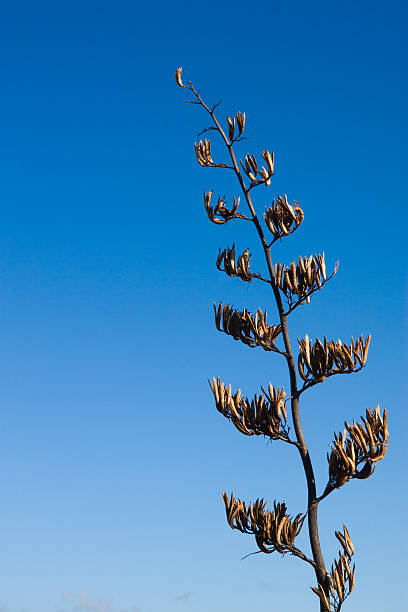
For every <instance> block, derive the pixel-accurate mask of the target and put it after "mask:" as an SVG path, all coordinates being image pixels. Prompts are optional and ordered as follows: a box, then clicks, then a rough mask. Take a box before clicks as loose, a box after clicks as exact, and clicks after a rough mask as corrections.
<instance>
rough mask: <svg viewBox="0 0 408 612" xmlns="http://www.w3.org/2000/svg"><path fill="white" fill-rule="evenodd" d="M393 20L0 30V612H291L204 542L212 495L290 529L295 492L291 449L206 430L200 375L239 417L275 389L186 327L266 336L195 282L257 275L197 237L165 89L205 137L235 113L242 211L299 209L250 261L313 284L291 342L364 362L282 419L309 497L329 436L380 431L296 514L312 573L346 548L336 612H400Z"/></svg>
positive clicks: (398, 103)
mask: <svg viewBox="0 0 408 612" xmlns="http://www.w3.org/2000/svg"><path fill="white" fill-rule="evenodd" d="M406 20H407V9H406V5H405V3H403V2H395V1H393V0H391V1H388V2H383V1H381V2H380V1H378V0H374V2H373V1H371V2H365V1H362V2H358V3H356V2H351V1H349V0H344V1H340V0H337V1H332V2H328V3H327V2H311V3H303V2H297V1H288V2H280V1H275V2H260V3H257V4H256V5H254V4H253V5H248V4H247V3H243V2H235V3H228V2H224V3H218V4H216V5H208V4H205V3H204V4H202V5H200V6H199V7H197V6H195V4H193V3H187V2H175V3H174V2H173V3H171V4H170V3H161V2H158V3H156V4H153V3H152V4H149V5H147V6H144V7H140V6H138V4H137V3H136V2H121V1H116V2H101V1H99V2H90V1H87V0H82V2H76V1H74V2H72V1H71V2H57V3H46V2H41V1H39V2H36V3H30V2H18V1H16V2H13V3H11V2H9V3H3V4H2V7H1V9H0V47H1V57H2V62H1V68H0V70H1V87H2V95H1V98H0V107H1V116H2V118H3V121H2V128H1V132H2V135H1V142H2V146H1V148H0V165H1V172H2V180H1V202H2V204H1V207H0V216H1V218H0V228H1V231H0V236H1V240H0V292H1V316H0V327H1V338H2V350H1V352H0V376H1V384H0V393H1V405H2V409H1V411H0V431H1V434H0V436H1V443H0V465H1V470H0V490H1V491H2V504H1V512H0V541H1V549H2V555H1V560H0V610H1V612H22V611H26V612H73V611H74V610H75V611H77V612H79V611H85V612H136V611H142V612H159V611H160V612H162V611H163V610H166V611H168V612H178V611H179V610H180V611H189V612H204V610H208V609H211V610H212V611H213V612H221V610H223V611H225V610H227V611H229V610H232V609H234V610H235V612H244V610H247V609H248V608H250V607H253V606H254V604H255V605H256V607H257V609H258V610H265V611H266V610H268V611H270V610H272V611H275V610H276V611H278V610H279V611H280V610H282V609H285V610H293V611H294V610H299V609H317V599H316V597H315V596H314V595H313V593H312V592H311V590H310V588H309V586H312V585H314V584H315V578H314V575H313V573H312V571H310V569H309V566H304V564H302V563H301V561H299V560H297V559H294V558H283V559H281V558H280V557H279V555H271V556H264V555H255V556H252V557H249V558H248V559H246V560H244V561H241V558H242V557H243V556H244V555H246V554H248V553H249V552H252V551H254V550H256V547H255V544H254V542H253V540H252V538H251V537H250V536H244V535H242V534H239V533H237V532H232V531H231V530H230V529H229V527H228V526H227V525H226V521H225V516H224V510H223V504H222V500H221V492H222V491H224V490H227V491H228V492H230V491H234V493H235V494H236V495H237V496H238V497H241V498H242V499H246V500H250V499H252V500H254V499H255V498H256V497H258V496H259V497H264V498H266V499H268V500H269V501H270V502H273V500H274V499H277V500H285V501H286V503H287V505H288V508H289V511H290V512H291V513H292V514H294V515H295V514H297V513H298V512H303V511H304V510H305V503H306V489H305V483H304V477H303V473H302V470H301V465H300V461H299V458H298V456H297V453H296V452H295V449H294V448H292V447H288V448H287V447H286V446H283V447H282V446H281V445H279V443H273V444H270V445H267V444H266V441H265V440H263V439H261V438H257V439H253V438H247V437H244V436H241V435H240V434H239V433H238V432H237V431H236V430H235V429H233V427H232V425H231V424H230V423H228V422H227V421H226V420H225V419H223V418H222V417H221V416H220V415H219V414H218V413H217V412H216V410H215V407H214V404H213V400H212V396H211V392H210V389H209V387H208V383H207V378H210V377H212V376H220V377H221V378H222V379H223V380H225V381H226V382H231V383H232V385H233V386H234V387H237V386H240V387H241V388H242V389H243V391H244V393H247V394H248V395H252V394H253V393H255V392H257V391H258V390H259V388H260V385H261V384H262V385H265V383H266V384H267V383H268V382H269V381H271V382H272V383H273V384H274V385H275V386H282V385H284V386H285V387H286V388H287V386H288V380H287V374H286V371H285V368H284V367H283V364H282V363H281V362H280V360H279V358H278V357H277V356H276V355H273V354H272V355H271V354H269V353H264V352H263V351H262V350H260V349H255V350H250V349H248V348H247V347H245V346H243V345H238V343H235V342H233V341H232V340H231V339H230V338H228V337H227V336H225V335H221V334H219V333H218V332H217V331H216V330H215V327H214V325H213V317H212V301H213V300H222V301H226V302H230V303H233V304H234V305H236V306H237V307H242V306H246V307H248V308H249V309H250V310H251V309H252V310H253V309H256V308H257V307H258V306H262V307H263V308H268V312H269V313H270V317H273V313H274V310H273V304H272V303H271V296H270V295H269V294H268V293H265V291H264V288H263V287H258V286H256V284H255V283H253V285H252V286H250V287H248V286H247V285H246V284H244V283H242V282H240V281H239V280H238V279H230V278H228V277H227V276H225V275H224V274H222V273H220V272H218V271H217V270H216V268H215V265H214V264H215V259H216V256H217V254H218V248H219V247H221V248H224V247H225V246H226V245H227V244H229V245H231V244H232V242H235V243H236V245H237V248H238V249H240V248H241V247H242V250H244V249H245V248H246V247H250V249H251V252H252V253H253V258H252V264H253V267H254V268H255V269H259V270H262V269H263V266H264V264H263V261H262V258H261V254H260V252H259V248H258V246H257V242H256V236H255V234H253V233H252V234H251V228H250V227H246V226H245V225H239V224H235V225H234V224H232V223H230V224H227V225H226V226H223V227H221V228H218V227H216V226H214V225H212V224H210V223H209V222H208V220H207V218H206V215H205V212H204V208H203V203H202V192H203V189H204V188H206V189H214V191H215V192H218V193H227V194H228V195H229V194H231V195H232V193H237V186H236V185H234V183H233V182H232V180H231V177H229V176H227V175H226V174H225V172H222V171H221V170H218V169H215V170H211V169H203V168H200V167H199V166H198V165H197V163H196V161H195V157H194V151H193V146H192V145H193V142H194V140H195V139H196V136H197V133H198V132H199V131H200V130H201V129H202V128H204V127H206V126H207V125H208V120H207V118H206V116H205V115H204V114H203V112H202V111H201V109H199V108H198V107H195V106H191V105H186V104H185V99H186V96H185V95H184V94H185V91H183V90H180V89H178V88H177V86H176V84H175V81H174V71H175V69H176V68H177V67H178V66H183V77H185V78H187V79H191V80H193V81H194V83H196V84H197V86H199V87H200V88H201V92H202V94H203V95H204V96H205V97H206V99H208V101H210V102H216V101H218V100H220V99H222V102H223V103H222V106H221V107H220V109H219V116H220V119H222V120H225V116H226V114H231V113H234V112H236V111H237V110H241V111H245V112H246V116H247V128H246V135H247V137H248V140H247V141H245V142H244V143H243V144H242V145H241V149H240V150H239V153H240V154H241V156H243V155H245V153H246V152H247V150H248V151H251V152H252V151H255V152H256V151H261V150H263V149H264V148H265V147H266V148H269V149H270V150H273V151H275V155H276V176H275V178H274V180H273V182H272V185H271V187H270V188H269V190H268V192H267V191H266V190H263V191H262V189H260V190H259V192H258V194H257V198H258V199H257V202H256V205H257V208H258V210H259V211H263V207H264V205H265V203H268V202H269V203H270V201H271V200H272V198H273V197H275V196H276V195H277V194H279V193H285V192H286V193H287V194H288V197H289V198H290V199H296V200H297V201H298V202H299V203H300V204H301V205H302V208H303V210H304V212H305V221H304V223H303V224H302V226H301V228H300V229H299V230H298V231H297V232H296V233H295V234H294V235H293V236H292V237H290V238H288V239H286V240H284V241H282V243H281V244H279V245H278V246H277V247H276V250H275V251H274V253H273V256H274V259H275V260H278V259H280V260H281V261H283V262H289V261H291V260H292V259H295V258H297V257H298V256H299V255H309V254H310V253H314V252H322V251H325V254H326V260H327V262H328V265H333V264H334V262H335V261H337V260H339V261H340V269H339V272H338V274H337V276H336V278H335V279H334V280H333V281H331V283H329V284H328V285H327V287H326V288H325V289H324V290H323V291H322V292H321V294H319V295H318V296H316V297H314V298H313V299H312V303H311V304H310V306H308V307H304V308H303V309H298V311H296V313H294V314H293V316H292V319H291V321H290V331H291V337H292V343H296V338H297V337H302V336H304V334H305V333H309V335H311V336H313V337H316V336H318V337H322V336H324V335H326V336H327V337H328V338H338V337H340V338H342V339H343V340H344V341H346V342H347V341H348V340H349V339H350V337H351V336H352V335H353V336H354V337H356V336H358V335H360V334H361V333H364V334H366V333H371V334H372V336H373V341H372V346H371V348H370V354H369V359H368V364H367V367H366V368H365V369H364V371H363V372H361V373H360V374H358V375H356V376H343V377H338V379H336V378H332V379H330V380H328V381H326V383H325V384H324V385H319V386H318V387H317V388H314V389H312V390H311V391H309V393H307V394H305V397H304V400H303V403H302V419H303V423H304V430H305V436H306V439H307V441H308V443H309V446H310V452H311V455H312V460H313V462H314V465H315V469H316V475H317V478H318V482H319V485H318V488H319V489H320V490H322V489H323V488H324V486H325V483H326V478H327V465H326V452H327V449H328V444H329V443H330V442H331V440H332V436H333V431H334V430H339V429H341V428H342V426H343V422H344V419H347V420H352V419H353V418H358V417H359V416H360V415H361V414H363V413H364V412H365V410H366V408H368V407H371V408H374V407H375V406H376V404H377V403H380V406H381V407H386V408H387V410H388V412H389V427H390V432H391V439H390V447H389V451H388V453H387V456H386V458H385V460H384V461H383V462H382V464H381V465H379V467H378V469H377V471H376V473H375V475H374V477H373V478H370V479H368V480H366V481H361V482H360V481H356V482H352V483H350V484H348V485H347V486H345V487H344V488H343V489H342V490H341V491H339V492H336V493H333V494H332V495H331V496H330V497H329V498H328V499H327V500H325V501H324V502H323V503H322V505H321V510H320V517H321V518H320V529H321V541H322V544H323V546H324V551H325V555H326V560H327V563H328V565H330V564H331V562H332V559H333V558H334V555H335V554H337V541H336V540H335V537H334V531H335V530H336V529H339V528H341V527H342V525H343V523H344V522H346V523H347V525H348V527H349V530H350V533H351V535H352V538H353V542H354V544H355V547H356V565H357V576H356V589H355V592H354V593H353V594H352V596H351V597H350V599H349V600H348V601H347V603H346V604H345V606H344V610H346V609H347V610H349V611H350V612H353V611H357V610H358V611H359V612H380V611H381V612H383V611H384V610H388V609H389V610H391V609H395V610H402V608H403V603H402V601H401V597H402V595H401V593H404V592H405V590H406V589H405V579H404V571H405V572H406V567H405V568H404V561H403V557H404V556H405V548H404V538H405V542H406V528H405V521H404V516H406V510H407V508H406V501H407V500H406V470H407V468H408V464H407V459H406V451H405V445H406V441H405V432H406V427H407V421H406V417H405V410H406V400H405V393H406V386H405V385H404V378H405V377H406V376H405V371H406V361H405V363H404V350H403V348H404V323H403V322H404V318H405V306H406V265H405V256H406V239H405V224H406V220H407V219H406V187H405V182H406V178H405V177H406V162H407V156H406V123H405V115H406V93H407V85H406V73H405V71H404V67H405V65H406V57H407V48H406V32H405V24H406ZM214 150H215V152H216V154H217V155H219V156H221V155H222V154H223V153H222V149H221V148H220V147H218V146H217V144H216V143H214ZM404 485H405V486H404ZM299 543H300V544H301V545H304V546H305V547H307V538H306V530H305V533H303V532H302V534H301V535H300V536H299ZM1 606H2V607H1Z"/></svg>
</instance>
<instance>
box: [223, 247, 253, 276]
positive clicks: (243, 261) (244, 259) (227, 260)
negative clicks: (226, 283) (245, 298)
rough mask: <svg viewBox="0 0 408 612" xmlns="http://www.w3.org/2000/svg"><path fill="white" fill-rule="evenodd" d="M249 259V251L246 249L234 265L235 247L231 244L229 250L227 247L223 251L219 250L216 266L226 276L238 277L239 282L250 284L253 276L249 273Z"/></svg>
mask: <svg viewBox="0 0 408 612" xmlns="http://www.w3.org/2000/svg"><path fill="white" fill-rule="evenodd" d="M250 258H251V255H250V253H249V249H246V250H245V251H244V252H243V253H242V255H240V256H239V257H238V261H237V263H235V245H234V244H233V245H232V248H231V249H229V248H228V247H227V248H226V249H224V250H223V251H221V249H220V250H219V253H218V257H217V263H216V265H217V268H218V270H221V272H225V273H226V274H228V276H239V278H240V279H241V280H243V281H245V282H249V283H250V282H251V281H252V279H253V274H251V273H250V271H249V260H250ZM222 266H224V267H222Z"/></svg>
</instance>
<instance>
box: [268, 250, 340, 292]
mask: <svg viewBox="0 0 408 612" xmlns="http://www.w3.org/2000/svg"><path fill="white" fill-rule="evenodd" d="M338 268H339V266H338V264H336V266H335V268H334V271H333V273H332V274H331V275H330V276H329V277H328V278H327V275H326V263H325V261H324V253H323V254H322V255H320V254H319V255H317V254H315V255H310V257H299V261H298V263H297V264H296V262H294V261H292V263H291V264H290V265H289V266H283V265H282V264H281V263H280V262H279V263H278V264H275V277H276V282H277V284H278V287H279V288H280V290H281V291H282V292H283V293H284V294H285V296H286V297H287V298H288V299H289V300H291V299H292V296H293V295H297V296H299V298H300V300H304V299H307V298H308V296H310V295H311V294H312V293H314V292H315V291H318V290H320V289H321V288H322V287H323V285H324V284H325V283H326V282H327V281H328V280H330V279H331V278H332V277H333V276H334V275H335V274H336V272H337V270H338Z"/></svg>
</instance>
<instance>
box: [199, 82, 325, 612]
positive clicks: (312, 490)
mask: <svg viewBox="0 0 408 612" xmlns="http://www.w3.org/2000/svg"><path fill="white" fill-rule="evenodd" d="M191 90H192V91H193V93H194V94H195V96H196V97H197V99H198V100H199V102H200V104H202V106H203V107H204V108H205V109H206V110H207V112H208V113H209V114H210V115H211V118H212V119H213V121H214V123H215V125H216V127H217V130H218V131H219V133H220V134H221V136H222V138H223V140H224V142H225V144H226V146H227V148H228V151H229V154H230V157H231V161H232V163H233V166H234V171H235V174H236V176H237V178H238V181H239V184H240V186H241V189H242V191H243V193H244V196H245V200H246V202H247V204H248V208H249V210H250V213H251V216H252V221H253V223H254V225H255V227H256V230H257V232H258V235H259V238H260V241H261V243H262V247H263V250H264V254H265V258H266V263H267V266H268V272H269V277H270V280H271V287H272V290H273V294H274V297H275V302H276V306H277V309H278V313H279V319H280V324H281V328H282V337H283V341H284V344H285V353H286V354H285V357H286V362H287V365H288V370H289V377H290V392H291V410H292V420H293V426H294V428H295V433H296V440H297V443H298V444H297V448H298V450H299V454H300V457H301V460H302V464H303V469H304V472H305V476H306V482H307V510H308V512H307V516H308V528H309V540H310V546H311V549H312V555H313V560H314V561H315V563H316V567H315V573H316V578H317V581H318V583H319V584H321V585H322V587H323V588H324V590H325V592H326V595H327V597H329V590H328V579H327V576H328V574H327V570H326V565H325V562H324V558H323V554H322V549H321V546H320V539H319V528H318V520H317V509H318V505H319V501H318V499H317V496H316V482H315V476H314V471H313V466H312V461H311V459H310V454H309V450H308V448H307V444H306V441H305V438H304V435H303V431H302V425H301V421H300V413H299V390H298V387H297V374H296V365H295V359H294V356H293V351H292V347H291V343H290V336H289V330H288V321H287V314H285V311H284V308H283V304H282V298H281V294H280V292H279V287H278V284H277V282H276V277H275V270H274V266H273V262H272V257H271V252H270V246H269V245H268V243H267V241H266V239H265V236H264V233H263V230H262V227H261V224H260V223H259V219H258V217H257V214H256V212H255V208H254V206H253V204H252V200H251V196H250V193H249V189H248V188H247V187H246V185H245V182H244V179H243V177H242V174H241V171H240V169H239V166H238V163H237V160H236V157H235V153H234V150H233V147H232V143H230V142H229V140H228V138H227V136H226V134H225V132H224V130H223V129H222V127H221V125H220V124H219V122H218V120H217V118H216V117H215V115H214V111H213V110H211V109H210V108H209V107H208V106H207V105H206V104H205V103H204V102H203V100H202V99H201V97H200V95H199V94H198V92H196V91H195V90H194V88H193V87H192V85H191ZM320 611H321V612H326V609H325V607H324V605H323V603H322V602H321V603H320Z"/></svg>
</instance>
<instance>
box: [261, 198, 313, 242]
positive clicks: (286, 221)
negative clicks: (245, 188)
mask: <svg viewBox="0 0 408 612" xmlns="http://www.w3.org/2000/svg"><path fill="white" fill-rule="evenodd" d="M264 219H265V223H266V226H267V228H268V229H269V231H270V232H271V234H273V236H274V238H275V240H277V239H278V238H281V237H282V236H287V235H288V234H291V233H292V232H294V231H295V229H297V228H298V227H299V225H300V224H301V223H302V221H303V219H304V213H303V210H302V209H301V208H300V206H299V205H298V203H297V202H296V200H294V201H293V205H292V204H289V202H288V198H287V196H286V193H285V195H284V197H283V198H282V197H281V196H278V197H277V199H276V201H275V200H273V201H272V206H269V207H266V208H265V212H264Z"/></svg>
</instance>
